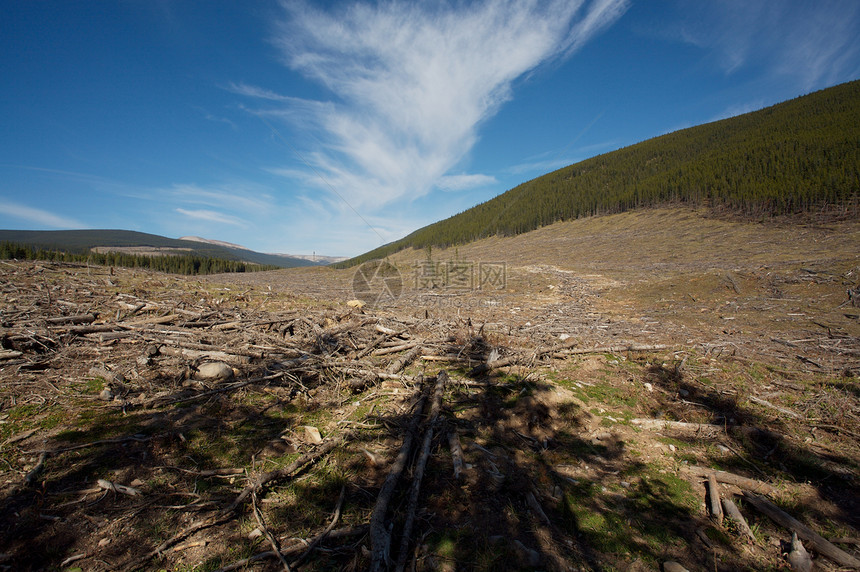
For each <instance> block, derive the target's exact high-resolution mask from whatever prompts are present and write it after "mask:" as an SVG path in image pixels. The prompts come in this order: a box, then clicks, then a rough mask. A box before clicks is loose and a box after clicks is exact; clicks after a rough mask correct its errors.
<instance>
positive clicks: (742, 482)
mask: <svg viewBox="0 0 860 572" xmlns="http://www.w3.org/2000/svg"><path fill="white" fill-rule="evenodd" d="M689 468H690V470H691V471H692V472H693V473H694V474H696V475H699V476H708V475H710V474H713V475H714V477H716V479H717V482H719V483H726V484H729V485H735V486H736V487H740V488H742V489H746V490H748V491H752V492H755V493H762V494H766V495H772V494H773V493H774V492H775V491H774V488H773V487H772V486H770V485H769V484H767V483H763V482H761V481H757V480H755V479H750V478H747V477H742V476H740V475H736V474H734V473H728V472H726V471H715V470H713V469H706V468H704V467H697V466H695V465H691V466H690V467H689Z"/></svg>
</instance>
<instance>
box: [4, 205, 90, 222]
mask: <svg viewBox="0 0 860 572" xmlns="http://www.w3.org/2000/svg"><path fill="white" fill-rule="evenodd" d="M0 211H2V212H3V214H5V215H6V216H10V217H13V218H17V219H21V220H24V221H26V222H28V223H32V224H35V225H38V226H47V227H50V228H54V229H80V228H90V227H89V225H87V224H85V223H83V222H81V221H79V220H77V219H74V218H71V217H67V216H64V215H59V214H56V213H52V212H49V211H46V210H43V209H37V208H33V207H28V206H26V205H22V204H19V203H13V202H9V201H0Z"/></svg>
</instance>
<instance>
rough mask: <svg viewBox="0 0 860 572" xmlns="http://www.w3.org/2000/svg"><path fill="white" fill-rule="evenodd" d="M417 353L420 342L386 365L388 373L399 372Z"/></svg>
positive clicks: (419, 348) (419, 350) (419, 349)
mask: <svg viewBox="0 0 860 572" xmlns="http://www.w3.org/2000/svg"><path fill="white" fill-rule="evenodd" d="M419 353H421V345H420V344H419V345H417V346H415V347H414V348H412V349H411V350H409V351H408V352H406V354H404V355H403V356H401V357H399V358H397V359H396V360H395V361H394V362H392V364H391V365H390V366H388V373H400V372H401V371H403V370H404V369H405V368H406V367H407V366H408V365H409V364H410V363H412V361H413V360H414V359H415V357H416V356H417V355H418V354H419Z"/></svg>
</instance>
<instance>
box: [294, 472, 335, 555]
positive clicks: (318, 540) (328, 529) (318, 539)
mask: <svg viewBox="0 0 860 572" xmlns="http://www.w3.org/2000/svg"><path fill="white" fill-rule="evenodd" d="M345 496H346V485H344V486H342V487H340V496H339V497H338V499H337V506H336V507H335V509H334V516H332V519H331V522H330V523H328V526H327V527H325V530H323V531H322V534H320V535H318V536H317V537H316V538H314V540H313V541H312V542H311V543H310V545H309V546H308V548H307V550H305V552H304V554H302V555H301V556H299V557H298V558H297V559H296V560H294V561H293V563H292V567H293V568H295V569H298V568H299V566H301V565H302V563H304V561H305V560H307V559H308V557H309V556H310V555H311V554H312V553H313V551H314V550H315V549H316V547H317V546H318V545H319V544H320V543H321V542H322V541H323V540H325V539H326V537H327V536H328V534H329V533H330V532H331V530H332V529H333V528H334V525H335V524H337V521H338V520H339V519H340V510H341V508H342V507H343V499H344V497H345Z"/></svg>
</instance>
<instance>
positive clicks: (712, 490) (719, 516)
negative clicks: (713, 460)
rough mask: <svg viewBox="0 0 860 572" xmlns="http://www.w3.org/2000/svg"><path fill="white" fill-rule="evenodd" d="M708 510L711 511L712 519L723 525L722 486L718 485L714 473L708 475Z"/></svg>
mask: <svg viewBox="0 0 860 572" xmlns="http://www.w3.org/2000/svg"><path fill="white" fill-rule="evenodd" d="M708 508H709V509H710V511H711V518H712V519H714V521H716V523H717V524H722V523H723V506H722V503H720V486H719V485H718V484H717V477H716V475H714V473H710V474H709V475H708Z"/></svg>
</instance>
